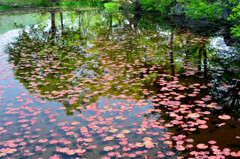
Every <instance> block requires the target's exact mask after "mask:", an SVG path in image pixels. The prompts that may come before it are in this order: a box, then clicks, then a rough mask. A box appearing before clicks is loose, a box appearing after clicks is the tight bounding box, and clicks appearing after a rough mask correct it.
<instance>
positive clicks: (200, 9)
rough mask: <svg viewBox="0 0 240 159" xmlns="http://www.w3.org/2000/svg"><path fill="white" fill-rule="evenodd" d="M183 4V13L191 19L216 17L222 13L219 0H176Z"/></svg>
mask: <svg viewBox="0 0 240 159" xmlns="http://www.w3.org/2000/svg"><path fill="white" fill-rule="evenodd" d="M178 1H179V2H180V3H182V4H183V5H184V6H185V9H186V11H185V14H186V16H187V17H190V18H193V19H199V18H207V19H216V18H218V17H219V16H221V15H222V11H223V8H222V6H221V1H220V0H217V1H215V2H209V1H207V0H191V1H186V0H178Z"/></svg>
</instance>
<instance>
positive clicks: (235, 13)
mask: <svg viewBox="0 0 240 159" xmlns="http://www.w3.org/2000/svg"><path fill="white" fill-rule="evenodd" d="M231 3H232V4H235V5H237V6H236V7H234V8H233V9H232V14H231V15H230V16H229V18H228V20H231V21H234V22H235V23H236V24H235V25H234V27H232V28H231V29H232V33H233V34H234V36H235V37H237V36H240V2H238V3H237V2H236V0H231Z"/></svg>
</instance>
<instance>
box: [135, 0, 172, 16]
mask: <svg viewBox="0 0 240 159" xmlns="http://www.w3.org/2000/svg"><path fill="white" fill-rule="evenodd" d="M174 1H175V0H139V3H140V5H141V6H142V9H143V10H144V11H159V12H161V13H168V12H169V6H170V5H171V3H173V2H174Z"/></svg>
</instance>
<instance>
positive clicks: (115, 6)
mask: <svg viewBox="0 0 240 159" xmlns="http://www.w3.org/2000/svg"><path fill="white" fill-rule="evenodd" d="M120 6H121V4H119V3H112V2H109V3H105V4H104V7H105V11H106V12H117V11H119V7H120Z"/></svg>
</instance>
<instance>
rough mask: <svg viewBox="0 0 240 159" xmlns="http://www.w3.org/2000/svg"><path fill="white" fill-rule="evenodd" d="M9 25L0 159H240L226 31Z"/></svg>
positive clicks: (173, 25)
mask: <svg viewBox="0 0 240 159" xmlns="http://www.w3.org/2000/svg"><path fill="white" fill-rule="evenodd" d="M1 19H2V20H3V21H2V22H1V23H2V24H1V26H0V30H1V34H0V54H1V56H0V60H1V67H0V80H1V82H0V89H1V91H0V105H1V107H0V112H1V116H0V134H1V137H0V143H1V144H0V145H1V146H0V152H1V153H0V156H1V157H2V158H58V157H59V158H91V159H92V158H134V157H135V158H177V157H179V158H184V157H186V158H190V157H192V158H197V157H198V158H210V156H211V158H233V157H234V156H235V157H237V156H240V152H239V149H240V145H239V141H240V129H239V126H240V123H239V121H240V117H239V103H240V102H239V97H240V93H239V88H240V69H239V66H240V58H239V57H240V49H239V46H238V42H237V39H234V38H232V37H231V36H230V33H229V30H228V28H227V27H226V26H219V25H216V24H205V23H200V22H195V21H187V20H185V21H184V20H180V21H181V23H179V19H177V18H176V19H174V17H172V19H171V18H166V17H161V16H159V15H155V16H151V15H147V14H142V13H120V12H119V13H108V12H104V11H99V10H98V11H65V12H64V11H60V10H49V11H48V12H39V13H27V14H23V13H21V12H19V13H17V14H16V13H15V14H13V15H1ZM212 140H213V141H212ZM203 144H204V145H203Z"/></svg>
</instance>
